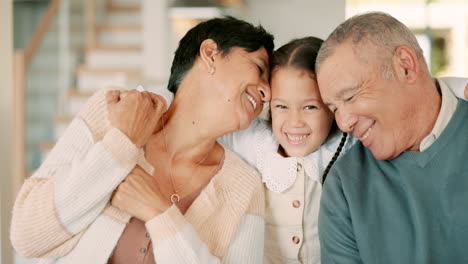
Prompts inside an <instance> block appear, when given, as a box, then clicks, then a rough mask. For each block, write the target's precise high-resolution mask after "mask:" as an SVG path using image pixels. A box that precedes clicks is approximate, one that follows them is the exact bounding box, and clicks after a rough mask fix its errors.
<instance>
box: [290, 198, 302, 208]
mask: <svg viewBox="0 0 468 264" xmlns="http://www.w3.org/2000/svg"><path fill="white" fill-rule="evenodd" d="M292 206H293V207H294V208H299V207H300V206H301V202H300V201H299V200H294V201H293V202H292Z"/></svg>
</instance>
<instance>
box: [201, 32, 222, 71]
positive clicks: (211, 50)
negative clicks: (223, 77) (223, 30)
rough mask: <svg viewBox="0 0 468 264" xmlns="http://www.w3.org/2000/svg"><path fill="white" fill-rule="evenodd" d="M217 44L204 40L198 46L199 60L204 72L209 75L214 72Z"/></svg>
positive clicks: (210, 40)
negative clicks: (204, 69)
mask: <svg viewBox="0 0 468 264" xmlns="http://www.w3.org/2000/svg"><path fill="white" fill-rule="evenodd" d="M218 53H219V51H218V44H216V42H215V41H214V40H212V39H205V40H204V41H203V42H202V43H201V45H200V59H201V61H202V62H203V65H204V66H205V68H206V71H207V72H209V73H211V72H212V71H214V67H215V66H214V62H215V55H216V54H218Z"/></svg>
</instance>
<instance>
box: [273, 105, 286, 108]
mask: <svg viewBox="0 0 468 264" xmlns="http://www.w3.org/2000/svg"><path fill="white" fill-rule="evenodd" d="M275 107H276V108H279V109H286V108H288V107H286V106H285V105H276V106H275Z"/></svg>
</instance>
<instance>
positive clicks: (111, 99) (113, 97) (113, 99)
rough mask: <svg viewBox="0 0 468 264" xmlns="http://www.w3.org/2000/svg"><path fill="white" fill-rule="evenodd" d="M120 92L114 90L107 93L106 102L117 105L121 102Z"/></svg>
mask: <svg viewBox="0 0 468 264" xmlns="http://www.w3.org/2000/svg"><path fill="white" fill-rule="evenodd" d="M119 97H120V91H118V90H112V91H108V92H107V93H106V102H107V104H115V103H117V102H118V101H119Z"/></svg>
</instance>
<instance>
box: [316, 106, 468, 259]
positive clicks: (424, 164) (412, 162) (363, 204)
mask: <svg viewBox="0 0 468 264" xmlns="http://www.w3.org/2000/svg"><path fill="white" fill-rule="evenodd" d="M467 120H468V103H467V102H465V101H461V100H458V105H457V108H456V110H455V113H454V114H453V116H452V118H451V120H450V121H449V123H448V124H447V126H446V128H445V130H444V131H443V132H442V134H441V135H440V136H439V138H438V139H437V140H436V141H435V142H434V143H433V144H432V145H431V146H430V147H429V148H428V149H426V150H425V151H423V152H404V153H402V154H401V155H400V156H399V157H397V158H395V159H393V160H389V161H378V160H375V158H374V157H373V155H372V153H371V152H370V151H369V150H368V149H367V148H365V147H364V146H363V145H362V144H361V143H360V142H359V143H357V144H355V146H353V148H351V149H350V151H349V152H348V153H346V154H345V155H344V156H343V157H342V159H341V160H340V161H339V162H337V163H336V164H335V166H334V169H332V172H331V174H330V177H329V178H328V179H327V183H326V184H325V186H324V191H323V194H322V202H321V209H320V217H319V233H320V240H321V246H322V261H323V263H372V264H375V263H399V264H400V263H425V264H428V263H440V264H446V263H468V250H466V243H467V241H468V240H467V239H468V172H467V171H468V163H467V158H468V122H467Z"/></svg>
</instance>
